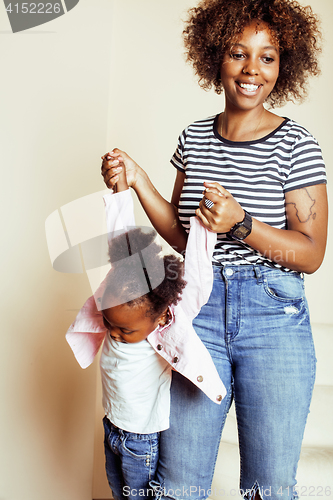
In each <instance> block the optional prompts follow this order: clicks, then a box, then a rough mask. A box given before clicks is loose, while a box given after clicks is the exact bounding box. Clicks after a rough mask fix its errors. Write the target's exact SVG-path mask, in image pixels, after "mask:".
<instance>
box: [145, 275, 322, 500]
mask: <svg viewBox="0 0 333 500" xmlns="http://www.w3.org/2000/svg"><path fill="white" fill-rule="evenodd" d="M194 327H195V330H196V331H197V333H198V335H199V336H200V337H201V339H202V340H203V342H204V343H205V345H206V346H207V348H208V350H209V351H210V353H211V355H212V358H213V360H214V362H215V365H216V367H217V369H218V371H219V373H220V376H221V379H222V380H223V382H224V384H225V386H226V388H227V390H228V394H227V396H226V397H225V399H224V400H223V401H222V404H221V405H220V406H219V405H217V404H215V403H213V402H211V401H210V400H209V399H208V398H207V397H206V396H205V395H204V394H203V393H202V392H201V391H200V390H198V389H197V388H196V387H195V386H194V385H193V384H191V382H189V381H188V380H186V379H185V378H183V377H182V376H181V375H179V374H178V373H177V372H173V379H172V385H171V423H170V428H169V429H168V430H166V431H163V432H162V433H161V441H160V459H159V466H158V470H157V474H156V481H154V482H153V483H152V485H153V486H154V487H155V488H156V491H157V496H162V498H163V497H168V498H169V497H171V498H176V499H183V498H184V499H186V498H189V497H191V499H203V498H206V497H208V496H209V494H210V487H211V483H212V478H213V473H214V466H215V461H216V457H217V453H218V448H219V442H220V437H221V433H222V429H223V425H224V422H225V419H226V416H227V412H228V410H229V407H230V404H231V402H232V400H233V399H234V402H235V408H236V415H237V426H238V434H239V448H240V457H241V463H240V471H241V473H240V490H241V493H242V494H243V495H244V497H246V498H253V497H254V495H255V493H256V492H259V494H260V496H261V497H262V498H263V499H265V500H266V499H267V500H281V499H282V500H284V499H289V498H293V497H295V496H296V487H295V485H296V480H295V476H296V469H297V463H298V460H299V455H300V450H301V443H302V438H303V433H304V428H305V423H306V419H307V415H308V412H309V406H310V400H311V395H312V389H313V384H314V379H315V363H316V360H315V353H314V345H313V340H312V333H311V327H310V319H309V312H308V306H307V302H306V299H305V296H304V285H303V278H302V276H301V275H300V274H298V273H296V272H291V273H286V272H283V271H280V270H278V269H272V268H269V267H265V266H252V265H246V266H227V267H225V268H224V269H223V268H221V267H217V266H214V286H213V291H212V293H211V296H210V299H209V301H208V303H207V304H206V305H205V306H204V307H203V308H202V310H201V312H200V313H199V315H198V316H197V317H196V318H195V320H194ZM221 500H224V499H223V498H221Z"/></svg>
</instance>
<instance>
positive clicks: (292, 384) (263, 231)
mask: <svg viewBox="0 0 333 500" xmlns="http://www.w3.org/2000/svg"><path fill="white" fill-rule="evenodd" d="M184 38H185V46H186V49H187V55H188V60H189V61H190V62H191V63H192V64H193V66H194V68H195V71H196V73H197V75H198V77H199V82H200V84H201V85H202V86H203V87H204V88H209V87H212V86H213V87H214V89H215V91H216V92H217V93H218V94H219V93H221V92H222V91H223V92H224V95H225V108H224V111H223V112H222V113H220V114H218V115H216V116H215V117H211V118H207V119H204V120H201V121H199V122H195V123H194V124H192V125H190V126H189V127H187V129H186V130H184V131H183V132H182V134H181V135H180V137H179V141H178V148H177V150H176V152H175V154H174V156H173V158H172V160H171V163H172V164H173V166H174V167H176V169H177V177H176V181H175V186H174V191H173V195H172V200H171V203H169V202H167V201H166V200H164V199H163V198H162V197H161V196H160V195H159V193H158V192H157V191H156V189H155V188H154V186H153V185H152V184H151V182H150V180H149V178H148V176H147V174H146V173H145V172H144V170H143V169H142V168H141V167H139V166H138V165H137V164H136V163H135V162H134V161H133V160H132V159H131V158H130V157H129V156H128V155H127V154H126V153H125V152H122V151H119V150H118V149H114V150H113V151H112V152H111V153H107V154H106V155H105V156H104V157H103V164H102V175H103V176H104V180H105V182H106V184H107V186H108V187H110V188H112V187H113V186H114V185H115V183H116V182H117V179H118V174H119V172H120V171H121V170H122V169H124V168H125V169H126V175H127V180H128V183H129V185H130V186H131V187H132V188H133V189H134V190H135V192H136V193H137V195H138V197H139V199H140V201H141V204H142V206H143V207H144V209H145V211H146V212H147V214H148V216H149V218H150V220H151V222H152V223H153V225H154V227H155V228H156V229H157V231H158V232H159V233H160V234H161V235H162V236H163V237H164V238H165V239H166V240H167V241H168V242H169V243H170V244H171V245H173V246H177V247H178V249H179V250H183V249H184V237H183V228H185V229H186V230H188V227H189V226H188V221H189V218H190V216H191V215H194V214H195V213H196V214H197V215H198V217H199V218H200V219H201V221H202V223H203V225H204V226H205V227H207V228H208V229H210V230H212V231H214V232H216V233H218V238H217V244H216V247H215V252H214V257H213V265H214V276H215V278H214V286H213V291H212V293H211V296H210V299H209V301H208V303H207V304H206V305H205V306H204V307H203V308H202V310H201V312H200V313H199V315H198V316H197V318H196V319H195V320H194V327H195V329H196V331H197V333H198V335H199V336H200V338H201V339H202V340H203V342H204V343H205V345H206V346H207V348H208V350H209V351H210V353H211V355H212V357H213V359H214V362H215V365H216V367H217V369H218V371H219V373H220V376H221V378H222V380H223V382H224V384H225V386H226V387H227V389H228V395H227V397H226V398H225V399H224V400H223V402H222V405H221V407H217V406H216V405H213V404H211V403H210V402H209V401H208V399H207V398H206V397H205V396H204V395H202V394H200V393H199V391H197V390H196V388H194V387H192V386H191V385H190V384H188V383H187V381H186V380H184V378H182V377H181V376H180V375H179V374H177V373H175V374H173V381H172V389H171V391H172V392H171V424H170V428H169V429H168V430H167V431H165V432H163V433H162V436H161V443H160V446H161V448H160V463H159V467H158V471H157V484H156V490H157V492H158V495H160V496H163V497H172V498H188V497H189V496H191V498H206V497H207V496H208V495H209V488H210V486H211V481H212V478H213V472H214V465H215V460H216V456H217V452H218V446H219V441H220V435H221V432H222V429H223V425H224V422H225V418H226V415H227V412H228V409H229V407H230V404H231V401H232V400H233V399H234V401H235V407H236V413H237V424H238V433H239V447H240V456H241V477H240V488H241V491H242V493H243V495H244V497H245V498H254V497H257V498H258V497H261V498H263V499H265V498H269V499H281V498H286V499H287V498H294V497H295V496H297V488H296V479H295V476H296V470H297V463H298V460H299V455H300V450H301V443H302V438H303V433H304V428H305V423H306V419H307V414H308V411H309V405H310V401H311V394H312V389H313V383H314V378H315V353H314V348H313V341H312V335H311V327H310V319H309V312H308V306H307V302H306V298H305V296H304V286H303V273H313V272H314V271H316V269H318V267H319V266H320V264H321V262H322V259H323V257H324V252H325V245H326V235H327V197H326V186H325V184H326V177H325V169H324V163H323V159H322V155H321V151H320V148H319V146H318V144H317V142H316V140H315V139H314V138H313V137H312V136H311V134H310V133H309V132H308V131H307V130H305V129H304V128H303V127H302V126H300V125H298V124H297V123H295V122H293V121H292V120H290V119H288V118H282V117H280V116H278V115H276V114H274V113H272V112H270V111H268V110H267V109H266V108H264V103H268V104H269V105H270V106H271V107H274V106H277V105H281V104H283V103H285V102H286V101H287V100H297V99H301V98H302V97H304V95H305V83H306V80H307V78H308V76H310V75H316V74H318V73H319V69H318V64H317V56H318V53H319V51H320V47H319V45H318V40H319V39H320V33H319V28H318V21H317V18H316V16H315V15H314V14H313V13H312V11H311V9H310V8H305V7H301V6H300V5H299V4H298V3H297V2H295V1H292V0H205V1H202V2H201V3H200V4H199V6H198V7H197V8H194V9H192V10H191V11H190V17H189V20H188V22H187V26H186V29H185V31H184ZM203 190H204V191H203ZM203 194H204V196H202V195H203ZM175 207H176V208H175Z"/></svg>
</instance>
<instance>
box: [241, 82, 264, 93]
mask: <svg viewBox="0 0 333 500" xmlns="http://www.w3.org/2000/svg"><path fill="white" fill-rule="evenodd" d="M239 86H240V87H242V89H245V90H248V91H249V92H254V91H255V90H257V89H258V88H259V85H253V84H251V83H240V84H239Z"/></svg>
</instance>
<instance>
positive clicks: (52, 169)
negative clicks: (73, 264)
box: [0, 0, 112, 500]
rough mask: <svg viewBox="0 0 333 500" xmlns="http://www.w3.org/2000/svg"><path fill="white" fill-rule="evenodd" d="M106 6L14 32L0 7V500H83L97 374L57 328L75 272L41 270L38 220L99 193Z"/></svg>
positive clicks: (83, 5) (79, 297) (75, 303)
mask: <svg viewBox="0 0 333 500" xmlns="http://www.w3.org/2000/svg"><path fill="white" fill-rule="evenodd" d="M111 11H112V1H110V0H81V1H80V2H79V4H78V5H77V7H75V8H74V9H73V10H72V11H70V12H69V13H68V14H66V15H64V16H62V17H60V18H58V19H56V20H54V21H52V22H50V23H48V24H45V25H42V26H39V27H36V28H34V29H33V30H29V31H26V32H21V33H16V34H12V33H11V31H10V25H9V22H8V19H7V17H6V15H5V10H4V5H3V3H1V5H0V52H1V56H0V59H1V85H0V89H1V97H0V99H1V105H0V110H1V111H0V127H1V133H0V137H1V139H0V141H1V148H0V155H1V178H2V182H1V198H0V199H1V213H2V217H1V232H2V244H1V250H0V252H1V280H0V282H1V309H2V313H1V318H2V320H1V339H2V340H1V349H0V357H1V362H0V370H1V375H0V386H1V412H0V419H1V421H0V422H1V423H0V433H1V439H0V442H1V444H0V498H1V500H11V499H13V500H19V499H22V500H23V499H24V500H91V498H92V470H93V447H94V419H95V391H96V366H94V367H92V368H88V369H87V370H86V371H83V370H81V369H80V368H79V366H78V365H77V364H76V362H75V361H74V357H73V356H72V354H71V352H70V349H69V348H68V346H67V344H66V342H65V338H64V335H65V332H66V330H67V328H68V326H69V325H70V323H71V322H72V321H73V319H74V317H75V315H76V312H77V310H78V309H79V308H80V307H81V305H82V303H83V301H84V300H85V299H86V297H87V296H88V294H89V291H90V289H89V286H88V280H87V278H86V276H85V275H70V274H68V275H65V274H61V273H57V272H56V271H54V270H53V269H52V267H51V264H50V259H49V256H48V250H47V246H46V239H45V229H44V224H45V220H46V218H47V217H48V216H49V215H50V214H51V213H52V212H53V211H54V210H56V209H58V208H60V207H61V206H62V205H63V204H65V203H68V202H71V201H72V200H75V199H76V198H79V197H81V196H84V195H86V194H90V193H93V192H94V191H98V190H100V189H102V188H103V184H102V181H101V176H100V175H99V165H100V161H99V156H100V153H101V152H102V151H103V150H104V149H105V141H106V127H107V113H108V110H107V103H108V96H109V70H108V69H109V66H110V49H111V45H110V22H111V17H112V15H111Z"/></svg>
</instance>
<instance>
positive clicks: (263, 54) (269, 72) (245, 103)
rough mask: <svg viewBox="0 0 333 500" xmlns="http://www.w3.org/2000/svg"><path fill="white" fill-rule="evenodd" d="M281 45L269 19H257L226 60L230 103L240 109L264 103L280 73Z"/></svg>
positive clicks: (223, 75)
mask: <svg viewBox="0 0 333 500" xmlns="http://www.w3.org/2000/svg"><path fill="white" fill-rule="evenodd" d="M279 63H280V58H279V49H278V47H277V45H276V43H274V41H273V40H272V36H271V33H270V31H269V28H268V25H267V24H266V23H260V24H259V25H258V24H257V22H253V23H251V24H249V25H248V26H246V27H245V28H244V31H243V32H242V34H241V36H240V38H239V39H238V40H237V42H236V43H235V44H234V45H232V47H231V49H230V51H228V52H227V53H226V54H225V55H224V57H223V60H222V64H221V80H222V85H223V88H224V91H225V99H226V105H227V106H232V107H235V108H237V109H239V110H244V111H245V110H250V109H253V108H255V107H257V106H262V104H263V103H264V101H265V100H266V98H267V97H268V96H269V94H270V93H271V92H272V90H273V88H274V85H275V83H276V80H277V78H278V76H279Z"/></svg>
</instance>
